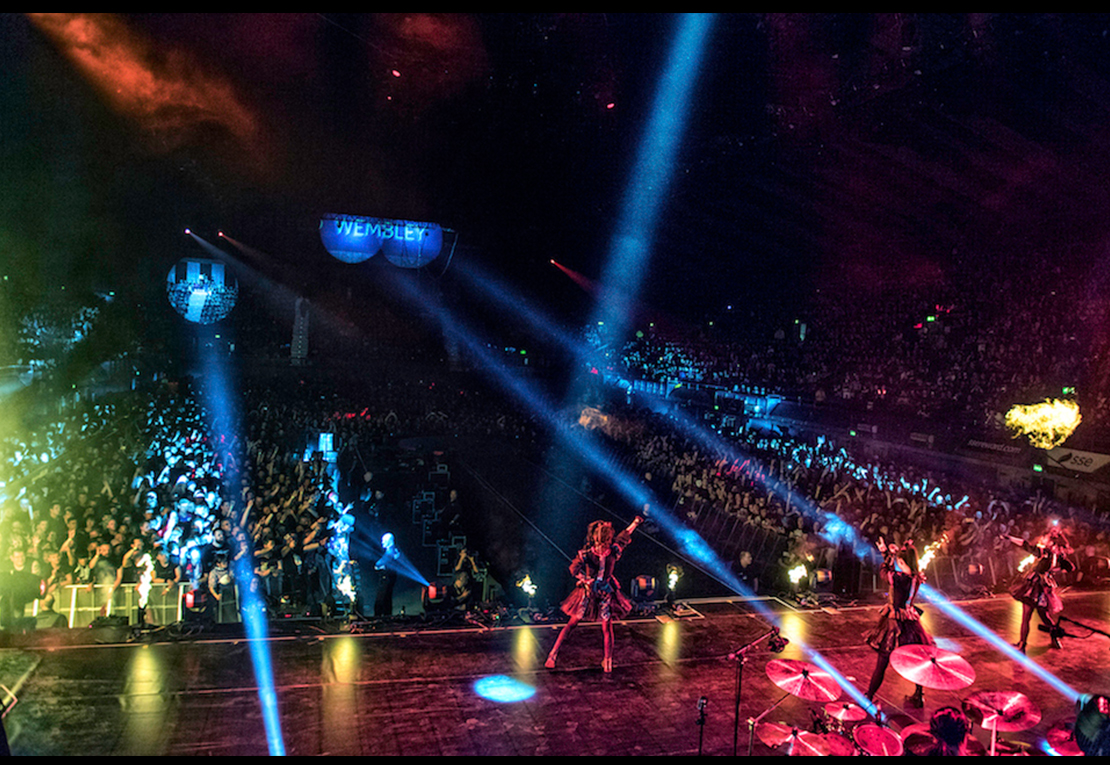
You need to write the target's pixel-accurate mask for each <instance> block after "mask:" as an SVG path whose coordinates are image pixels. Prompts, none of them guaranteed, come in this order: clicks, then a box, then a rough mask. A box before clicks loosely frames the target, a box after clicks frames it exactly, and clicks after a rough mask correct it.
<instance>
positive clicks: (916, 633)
mask: <svg viewBox="0 0 1110 765" xmlns="http://www.w3.org/2000/svg"><path fill="white" fill-rule="evenodd" d="M879 551H880V552H882V554H883V567H882V569H881V573H882V576H883V578H884V579H886V580H887V582H889V583H890V590H889V591H888V593H887V603H886V605H885V606H883V610H882V611H881V612H880V613H879V623H878V624H877V625H875V628H874V629H873V630H871V632H869V633H867V635H865V639H866V640H867V644H868V645H869V646H871V647H872V648H874V649H875V650H876V651H878V652H879V655H878V656H877V657H876V659H875V670H874V672H872V673H871V685H870V686H869V687H868V688H867V698H868V699H874V698H875V694H876V693H878V692H879V686H881V685H882V684H883V677H884V676H885V675H886V669H887V667H888V666H890V654H891V653H893V652H894V649H895V648H899V647H900V646H904V645H933V639H932V638H931V637H930V636H929V633H928V632H926V631H925V628H924V627H923V626H922V625H921V610H920V609H918V608H917V607H916V606H915V605H914V602H913V601H914V598H915V597H916V596H917V589H918V587H920V586H921V584H922V582H924V581H925V575H924V574H922V573H921V572H920V571H919V570H918V566H917V550H916V549H915V548H914V546H913V542H912V541H909V540H907V541H906V543H905V544H904V545H902V546H901V547H899V546H898V545H890V546H887V545H886V544H885V543H884V542H883V540H882V538H881V537H880V538H879ZM906 700H907V702H908V703H909V704H910V706H913V707H916V708H918V709H920V708H922V707H923V706H924V705H925V691H924V689H923V688H922V687H921V686H920V685H918V686H917V687H916V689H915V690H914V694H913V695H912V696H910V697H908V698H907V699H906Z"/></svg>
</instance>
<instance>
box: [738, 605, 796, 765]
mask: <svg viewBox="0 0 1110 765" xmlns="http://www.w3.org/2000/svg"><path fill="white" fill-rule="evenodd" d="M764 640H772V641H774V642H773V643H772V650H775V652H776V653H778V652H779V651H782V649H783V648H785V647H786V640H784V639H783V638H781V637H779V628H778V627H772V628H771V629H769V630H767V632H765V633H763V634H762V635H760V636H759V637H757V638H756V639H755V640H753V641H751V642H750V643H748V644H747V645H743V646H741V647H740V648H738V649H736V650H735V651H733V652H732V653H730V654H729V655H728V658H729V659H730V660H731V661H735V662H736V699H735V702H736V704H735V707H734V708H733V717H732V756H733V757H735V756H736V753H737V749H738V747H739V742H740V688H741V685H742V679H743V674H744V663H745V661H746V660H747V655H748V652H749V651H751V650H752V649H753V648H755V647H756V646H757V645H759V644H760V643H762V642H763V641H764ZM775 646H778V648H775Z"/></svg>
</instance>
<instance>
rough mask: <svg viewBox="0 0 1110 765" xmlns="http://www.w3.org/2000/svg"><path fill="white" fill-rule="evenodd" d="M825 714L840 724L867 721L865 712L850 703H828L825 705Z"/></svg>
mask: <svg viewBox="0 0 1110 765" xmlns="http://www.w3.org/2000/svg"><path fill="white" fill-rule="evenodd" d="M825 714H827V715H828V716H829V717H831V718H833V719H834V720H840V722H859V721H860V720H866V719H867V710H866V709H864V708H863V707H861V706H859V705H858V704H853V703H852V702H850V701H844V702H841V701H830V702H829V703H828V704H826V705H825Z"/></svg>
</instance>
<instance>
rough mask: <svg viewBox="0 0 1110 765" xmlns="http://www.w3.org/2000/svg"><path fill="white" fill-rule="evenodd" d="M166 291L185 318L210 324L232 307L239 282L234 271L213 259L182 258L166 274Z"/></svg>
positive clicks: (236, 296) (225, 314)
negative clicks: (167, 274)
mask: <svg viewBox="0 0 1110 765" xmlns="http://www.w3.org/2000/svg"><path fill="white" fill-rule="evenodd" d="M166 294H167V296H168V297H169V300H170V305H172V306H173V308H174V310H175V311H177V312H178V313H179V314H181V315H182V316H183V317H185V320H186V321H191V322H194V323H196V324H212V323H215V322H217V321H220V320H221V319H223V318H224V317H225V316H227V315H228V314H229V313H231V309H232V308H234V307H235V301H236V300H238V298H239V282H238V281H237V280H236V279H235V275H234V274H232V273H231V271H230V270H229V269H228V268H227V266H225V265H224V264H223V263H220V262H219V261H216V260H200V259H196V258H184V259H182V260H179V261H178V262H177V265H176V266H174V267H173V268H172V269H170V273H169V276H168V277H166Z"/></svg>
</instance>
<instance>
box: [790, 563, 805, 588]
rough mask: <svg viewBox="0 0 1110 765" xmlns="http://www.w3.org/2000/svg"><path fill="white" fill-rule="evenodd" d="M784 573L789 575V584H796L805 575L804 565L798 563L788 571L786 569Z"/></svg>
mask: <svg viewBox="0 0 1110 765" xmlns="http://www.w3.org/2000/svg"><path fill="white" fill-rule="evenodd" d="M786 575H787V576H789V577H790V582H791V584H797V583H798V582H800V581H802V579H804V578H805V577H806V567H805V566H803V565H801V564H798V565H797V566H795V567H794V568H792V569H790V571H788V572H787V574H786Z"/></svg>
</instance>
